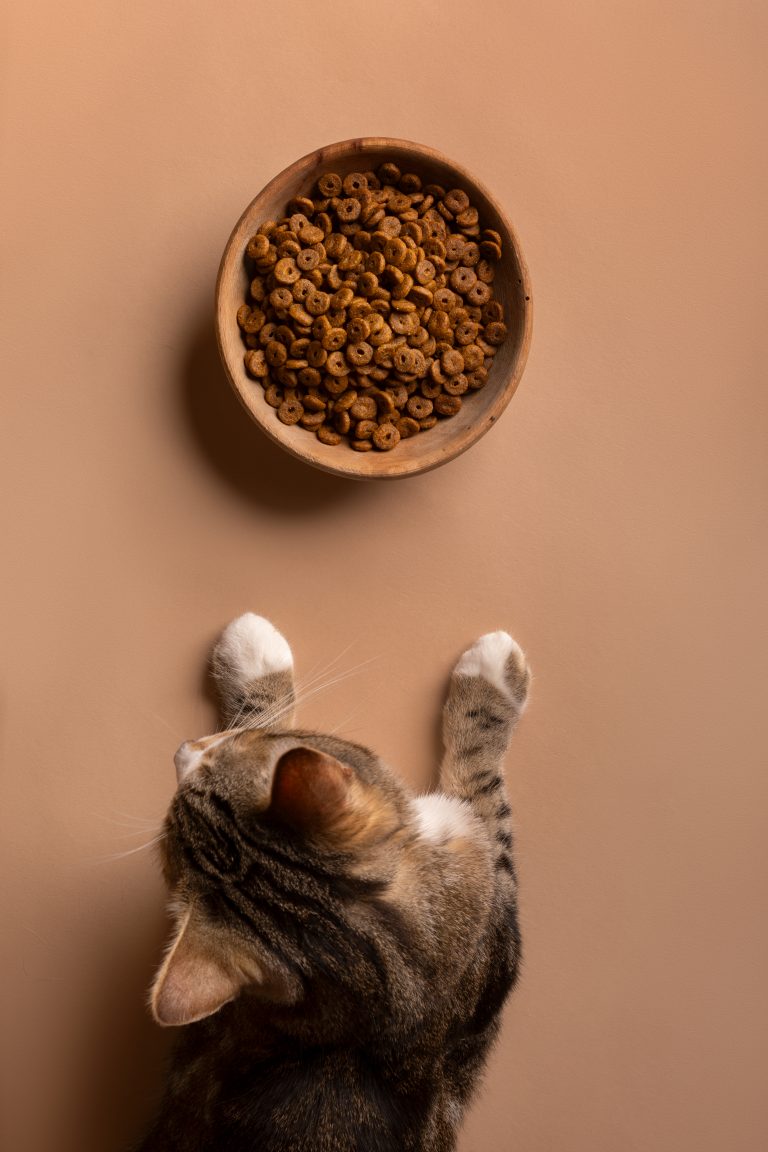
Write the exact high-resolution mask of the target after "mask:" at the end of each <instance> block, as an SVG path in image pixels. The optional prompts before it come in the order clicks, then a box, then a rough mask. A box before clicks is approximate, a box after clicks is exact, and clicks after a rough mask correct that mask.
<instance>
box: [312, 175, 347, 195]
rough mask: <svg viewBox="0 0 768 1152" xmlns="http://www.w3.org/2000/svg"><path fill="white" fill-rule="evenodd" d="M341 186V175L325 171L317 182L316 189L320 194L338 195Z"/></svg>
mask: <svg viewBox="0 0 768 1152" xmlns="http://www.w3.org/2000/svg"><path fill="white" fill-rule="evenodd" d="M341 188H342V181H341V176H339V175H338V173H337V172H325V173H324V174H323V175H322V176H321V177H320V179H319V180H318V182H317V189H318V191H319V193H320V195H321V196H327V197H331V196H338V195H339V193H340V192H341Z"/></svg>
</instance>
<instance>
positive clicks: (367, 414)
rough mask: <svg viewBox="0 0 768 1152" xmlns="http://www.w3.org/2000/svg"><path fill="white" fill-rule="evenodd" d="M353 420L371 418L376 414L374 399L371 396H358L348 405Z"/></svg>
mask: <svg viewBox="0 0 768 1152" xmlns="http://www.w3.org/2000/svg"><path fill="white" fill-rule="evenodd" d="M349 414H350V416H351V417H352V419H353V420H373V419H374V417H375V415H376V401H375V400H374V399H373V397H372V396H358V398H357V400H355V402H354V403H353V404H351V405H350V407H349Z"/></svg>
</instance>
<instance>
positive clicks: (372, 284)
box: [357, 272, 379, 296]
mask: <svg viewBox="0 0 768 1152" xmlns="http://www.w3.org/2000/svg"><path fill="white" fill-rule="evenodd" d="M357 287H358V289H359V290H360V292H361V293H362V294H363V296H373V294H374V292H376V291H378V287H379V280H378V277H377V276H376V274H375V273H374V272H363V274H362V276H360V278H359V279H358V281H357Z"/></svg>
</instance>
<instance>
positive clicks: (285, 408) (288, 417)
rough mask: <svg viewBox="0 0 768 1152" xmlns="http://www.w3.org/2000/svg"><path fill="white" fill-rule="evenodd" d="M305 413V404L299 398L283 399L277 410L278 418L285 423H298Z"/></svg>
mask: <svg viewBox="0 0 768 1152" xmlns="http://www.w3.org/2000/svg"><path fill="white" fill-rule="evenodd" d="M303 415H304V406H303V405H302V404H300V403H299V401H298V400H283V402H282V404H281V405H280V407H279V408H278V410H277V418H278V420H282V422H283V424H298V422H299V420H301V418H302V416H303Z"/></svg>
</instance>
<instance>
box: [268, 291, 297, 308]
mask: <svg viewBox="0 0 768 1152" xmlns="http://www.w3.org/2000/svg"><path fill="white" fill-rule="evenodd" d="M269 302H270V304H271V305H272V307H273V308H276V309H277V310H278V312H279V311H281V310H282V311H287V310H288V308H290V306H291V304H293V293H292V292H291V290H290V288H273V289H272V291H271V292H270V294H269Z"/></svg>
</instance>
